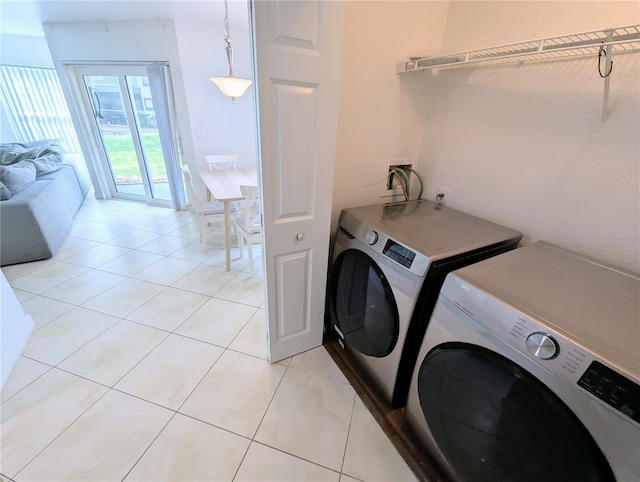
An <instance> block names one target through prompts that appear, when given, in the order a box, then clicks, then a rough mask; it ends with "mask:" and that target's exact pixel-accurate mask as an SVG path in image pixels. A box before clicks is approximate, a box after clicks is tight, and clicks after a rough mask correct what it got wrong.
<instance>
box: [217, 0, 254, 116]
mask: <svg viewBox="0 0 640 482" xmlns="http://www.w3.org/2000/svg"><path fill="white" fill-rule="evenodd" d="M224 27H225V38H224V40H225V42H227V47H226V49H227V60H228V62H229V74H228V75H227V76H226V77H211V78H210V79H209V80H210V81H211V82H213V83H214V84H216V85H217V86H218V88H219V89H220V90H221V91H222V93H223V94H224V95H226V96H227V97H231V100H232V101H233V103H234V104H235V103H236V99H237V98H238V97H240V96H241V95H242V94H244V93H245V92H246V91H247V89H248V88H249V86H250V85H251V81H250V80H248V79H241V78H240V77H236V76H235V75H233V48H232V47H231V42H233V40H231V36H230V35H229V9H228V7H227V0H225V1H224Z"/></svg>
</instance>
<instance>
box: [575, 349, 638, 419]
mask: <svg viewBox="0 0 640 482" xmlns="http://www.w3.org/2000/svg"><path fill="white" fill-rule="evenodd" d="M578 385H580V386H581V387H582V388H584V389H585V390H586V391H588V392H589V393H591V394H593V395H595V396H596V397H598V398H599V399H600V400H602V401H603V402H605V403H606V404H608V405H610V406H612V407H613V408H615V409H616V410H618V411H619V412H622V413H623V414H625V415H626V416H627V417H630V418H631V419H632V420H635V421H636V422H638V423H640V386H639V385H638V384H637V383H633V382H632V381H631V380H628V379H626V378H625V377H623V376H622V375H620V374H619V373H617V372H614V371H613V370H612V369H611V368H609V367H607V366H605V365H603V364H602V363H600V362H599V361H596V360H594V361H592V362H591V364H590V365H589V368H588V369H587V371H586V372H584V374H583V375H582V376H581V377H580V379H579V380H578Z"/></svg>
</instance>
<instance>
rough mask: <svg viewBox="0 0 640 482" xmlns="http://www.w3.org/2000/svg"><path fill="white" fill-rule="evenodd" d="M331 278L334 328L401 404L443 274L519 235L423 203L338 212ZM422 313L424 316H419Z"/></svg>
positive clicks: (376, 383)
mask: <svg viewBox="0 0 640 482" xmlns="http://www.w3.org/2000/svg"><path fill="white" fill-rule="evenodd" d="M338 224H339V229H338V232H337V234H336V238H335V241H334V245H333V257H332V264H331V267H330V272H329V279H328V283H329V285H328V296H327V299H328V305H329V306H328V312H329V316H328V317H327V332H328V333H331V334H334V336H336V337H337V338H338V340H339V343H340V344H341V345H342V346H343V347H344V348H345V350H346V352H347V353H348V357H349V361H350V363H352V364H354V365H357V366H358V367H359V369H361V370H362V371H363V372H364V374H365V376H366V377H367V383H368V384H369V386H370V387H372V388H373V390H375V391H377V393H378V394H379V396H380V398H381V399H382V401H383V402H385V403H389V404H391V405H392V406H394V407H401V406H404V403H405V401H406V395H407V392H408V390H409V382H410V380H411V372H412V370H413V367H414V364H415V359H416V356H417V354H418V349H419V348H420V341H421V337H422V334H423V333H424V330H425V326H424V324H423V323H419V324H414V323H413V321H412V320H413V319H414V318H416V313H429V314H430V312H431V310H432V309H433V306H434V305H435V300H436V299H437V295H438V290H439V289H440V286H441V285H442V281H443V280H444V277H445V275H446V274H447V273H448V272H449V271H451V270H452V269H456V268H459V267H461V266H466V265H467V264H469V263H473V262H476V261H479V260H482V259H486V258H488V257H490V256H494V255H496V254H499V253H503V252H505V251H508V250H511V249H514V248H515V247H517V244H518V241H519V240H520V238H521V234H520V233H519V232H517V231H514V230H512V229H509V228H505V227H503V226H499V225H497V224H494V223H491V222H489V221H485V220H483V219H480V218H477V217H475V216H471V215H469V214H465V213H462V212H460V211H456V210H454V209H450V208H446V207H440V206H436V204H434V203H432V202H429V201H424V200H417V201H410V202H405V203H398V204H378V205H373V206H366V207H359V208H349V209H345V210H343V211H342V213H341V214H340V219H339V223H338ZM417 318H418V319H423V318H424V316H418V317H417Z"/></svg>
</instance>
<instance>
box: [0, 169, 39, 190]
mask: <svg viewBox="0 0 640 482" xmlns="http://www.w3.org/2000/svg"><path fill="white" fill-rule="evenodd" d="M35 180H36V166H34V165H33V162H31V161H21V162H18V163H17V164H12V165H11V166H0V182H2V184H4V185H5V187H6V188H7V189H8V190H9V192H10V193H11V195H12V196H13V195H14V194H15V193H17V192H19V191H21V190H22V189H24V188H25V187H27V186H28V185H29V184H31V183H32V182H34V181H35Z"/></svg>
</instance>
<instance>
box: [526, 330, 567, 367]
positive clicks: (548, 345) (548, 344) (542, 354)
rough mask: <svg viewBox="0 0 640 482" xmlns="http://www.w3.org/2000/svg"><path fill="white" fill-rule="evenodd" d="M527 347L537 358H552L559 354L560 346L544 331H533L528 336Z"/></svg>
mask: <svg viewBox="0 0 640 482" xmlns="http://www.w3.org/2000/svg"><path fill="white" fill-rule="evenodd" d="M527 349H528V350H529V353H531V354H532V355H533V356H535V357H536V358H540V359H542V360H551V359H552V358H555V357H557V356H558V352H559V351H560V347H559V346H558V342H557V341H556V340H554V339H553V338H552V337H551V336H550V335H547V334H546V333H542V332H539V331H538V332H535V333H531V334H530V335H529V336H528V337H527Z"/></svg>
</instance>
